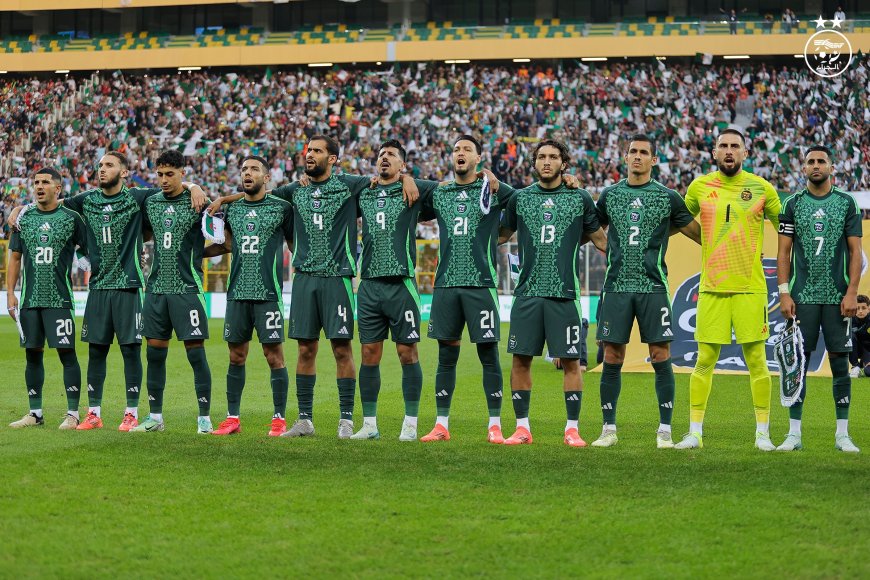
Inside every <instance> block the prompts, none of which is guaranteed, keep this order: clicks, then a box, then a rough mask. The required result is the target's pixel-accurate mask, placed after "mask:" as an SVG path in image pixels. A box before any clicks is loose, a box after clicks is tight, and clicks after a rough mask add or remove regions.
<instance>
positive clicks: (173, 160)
mask: <svg viewBox="0 0 870 580" xmlns="http://www.w3.org/2000/svg"><path fill="white" fill-rule="evenodd" d="M161 165H164V166H166V167H175V168H176V169H183V168H184V165H185V164H184V155H182V154H181V151H179V150H178V149H167V150H166V151H164V152H163V153H161V154H160V156H159V157H158V158H157V163H156V166H157V167H160V166H161Z"/></svg>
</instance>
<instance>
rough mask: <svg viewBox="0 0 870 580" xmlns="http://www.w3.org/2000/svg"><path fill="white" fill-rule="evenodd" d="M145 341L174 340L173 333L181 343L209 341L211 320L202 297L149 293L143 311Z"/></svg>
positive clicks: (146, 295)
mask: <svg viewBox="0 0 870 580" xmlns="http://www.w3.org/2000/svg"><path fill="white" fill-rule="evenodd" d="M142 319H143V322H144V325H145V329H144V330H143V331H142V334H143V336H145V338H153V339H156V340H170V339H171V338H172V330H173V329H174V330H175V335H176V336H177V337H178V340H185V341H187V340H204V339H206V338H208V317H207V316H206V313H205V297H204V296H203V295H202V294H151V293H148V292H146V293H145V305H144V306H143V308H142Z"/></svg>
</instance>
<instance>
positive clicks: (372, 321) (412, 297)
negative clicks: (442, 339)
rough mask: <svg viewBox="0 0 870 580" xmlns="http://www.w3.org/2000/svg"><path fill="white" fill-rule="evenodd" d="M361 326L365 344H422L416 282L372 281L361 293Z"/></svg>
mask: <svg viewBox="0 0 870 580" xmlns="http://www.w3.org/2000/svg"><path fill="white" fill-rule="evenodd" d="M356 300H357V322H358V324H359V341H360V342H361V343H362V344H371V343H374V342H383V341H384V340H386V339H387V332H388V331H389V332H391V333H392V335H393V342H399V343H402V344H411V343H414V342H420V294H418V293H417V284H416V283H415V282H414V279H413V278H371V279H365V280H362V281H361V282H360V283H359V289H358V290H357V297H356Z"/></svg>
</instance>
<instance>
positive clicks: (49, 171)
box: [33, 167, 63, 183]
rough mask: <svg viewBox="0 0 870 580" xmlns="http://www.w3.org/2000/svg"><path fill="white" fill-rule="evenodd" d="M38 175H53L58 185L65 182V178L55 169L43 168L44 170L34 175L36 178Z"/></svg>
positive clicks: (52, 177)
mask: <svg viewBox="0 0 870 580" xmlns="http://www.w3.org/2000/svg"><path fill="white" fill-rule="evenodd" d="M37 175H51V179H52V181H55V182H57V183H60V182H61V181H63V177H62V176H61V175H60V172H59V171H58V170H57V169H54V168H53V167H43V168H42V169H40V170H39V171H37V172H36V173H34V174H33V176H34V177H36V176H37Z"/></svg>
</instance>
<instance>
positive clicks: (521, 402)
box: [511, 391, 532, 419]
mask: <svg viewBox="0 0 870 580" xmlns="http://www.w3.org/2000/svg"><path fill="white" fill-rule="evenodd" d="M531 398H532V391H511V401H513V404H514V415H516V416H517V419H528V417H529V403H530V402H531Z"/></svg>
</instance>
